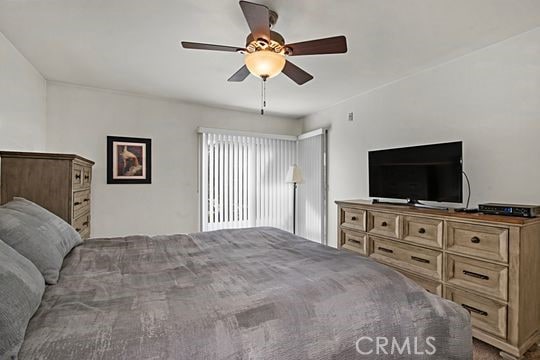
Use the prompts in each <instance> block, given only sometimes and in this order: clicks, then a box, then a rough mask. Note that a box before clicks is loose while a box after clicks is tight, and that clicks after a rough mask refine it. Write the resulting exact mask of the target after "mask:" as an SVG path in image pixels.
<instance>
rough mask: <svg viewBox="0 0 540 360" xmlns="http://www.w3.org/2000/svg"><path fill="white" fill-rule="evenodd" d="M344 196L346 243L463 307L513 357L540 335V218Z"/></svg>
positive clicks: (485, 336) (481, 332) (341, 231)
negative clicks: (388, 203) (346, 199)
mask: <svg viewBox="0 0 540 360" xmlns="http://www.w3.org/2000/svg"><path fill="white" fill-rule="evenodd" d="M336 203H337V204H338V247H340V248H344V249H347V250H350V251H354V252H357V253H359V254H361V255H364V256H370V257H371V258H373V259H375V260H377V261H379V262H381V263H384V264H386V265H389V266H391V267H393V268H394V269H396V270H397V271H399V272H401V273H402V274H403V275H405V276H407V277H409V278H410V279H411V280H413V281H415V282H417V283H418V284H419V285H420V286H422V287H423V288H424V289H426V290H427V291H429V292H431V293H433V294H436V295H439V296H443V297H445V298H446V299H449V300H452V301H454V302H456V303H458V304H460V305H461V306H463V307H464V308H465V309H467V310H468V311H469V312H470V314H471V321H472V326H473V335H474V336H475V337H476V338H478V339H480V340H482V341H485V342H487V343H489V344H491V345H493V346H495V347H497V348H499V349H501V350H502V351H501V355H502V356H503V357H504V358H505V359H519V358H520V357H521V356H522V355H523V354H524V353H525V352H526V351H527V350H528V349H529V348H530V347H531V346H532V345H534V344H535V343H537V342H539V341H540V218H534V219H525V218H516V217H502V216H492V215H482V214H464V213H455V212H450V211H441V210H431V209H418V208H413V207H406V206H403V207H402V206H392V205H384V204H371V203H369V202H367V201H360V200H354V201H337V202H336Z"/></svg>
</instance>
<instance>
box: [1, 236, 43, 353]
mask: <svg viewBox="0 0 540 360" xmlns="http://www.w3.org/2000/svg"><path fill="white" fill-rule="evenodd" d="M44 291H45V282H44V281H43V276H41V274H40V273H39V270H38V269H37V268H36V267H35V266H34V264H32V263H31V262H30V260H28V259H26V258H25V257H24V256H22V255H21V254H19V253H18V252H17V251H15V250H13V249H12V248H11V247H9V246H8V245H6V244H5V243H4V242H3V241H1V240H0V359H16V358H17V353H18V352H19V349H20V348H21V345H22V343H23V340H24V333H25V331H26V327H27V326H28V322H29V321H30V318H31V317H32V315H34V313H35V312H36V310H37V308H38V307H39V304H40V302H41V297H42V296H43V292H44Z"/></svg>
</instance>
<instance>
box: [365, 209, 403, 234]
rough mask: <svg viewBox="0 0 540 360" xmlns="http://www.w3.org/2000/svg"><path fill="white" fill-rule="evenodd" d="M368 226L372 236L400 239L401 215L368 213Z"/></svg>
mask: <svg viewBox="0 0 540 360" xmlns="http://www.w3.org/2000/svg"><path fill="white" fill-rule="evenodd" d="M367 224H368V232H369V233H370V234H376V235H383V236H390V237H394V238H398V239H399V238H400V235H401V231H400V228H401V227H400V224H401V216H400V215H396V214H388V213H383V212H376V211H368V215H367Z"/></svg>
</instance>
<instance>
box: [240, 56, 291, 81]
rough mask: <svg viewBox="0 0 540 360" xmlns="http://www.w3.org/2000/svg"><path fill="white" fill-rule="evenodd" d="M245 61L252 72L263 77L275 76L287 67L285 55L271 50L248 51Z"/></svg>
mask: <svg viewBox="0 0 540 360" xmlns="http://www.w3.org/2000/svg"><path fill="white" fill-rule="evenodd" d="M244 62H245V63H246V66H247V68H248V70H249V72H250V73H252V74H253V75H255V76H258V77H261V78H262V77H267V78H273V77H274V76H276V75H277V74H279V73H280V72H281V70H283V68H284V67H285V57H284V56H283V55H281V54H278V53H276V52H274V51H271V50H259V51H255V52H252V53H247V54H246V55H245V57H244Z"/></svg>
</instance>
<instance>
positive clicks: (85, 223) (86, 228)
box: [73, 213, 90, 234]
mask: <svg viewBox="0 0 540 360" xmlns="http://www.w3.org/2000/svg"><path fill="white" fill-rule="evenodd" d="M73 227H74V228H75V230H76V231H77V232H78V233H79V234H84V233H85V232H90V213H86V214H83V215H81V216H79V217H78V218H76V219H75V220H73Z"/></svg>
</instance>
